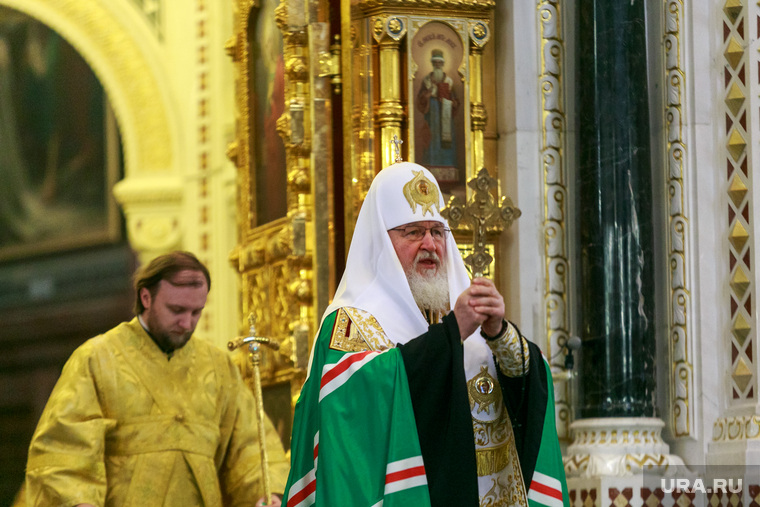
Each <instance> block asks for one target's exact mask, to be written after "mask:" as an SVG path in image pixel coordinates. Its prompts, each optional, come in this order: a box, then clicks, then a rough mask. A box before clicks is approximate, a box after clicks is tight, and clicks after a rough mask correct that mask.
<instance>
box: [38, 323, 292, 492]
mask: <svg viewBox="0 0 760 507" xmlns="http://www.w3.org/2000/svg"><path fill="white" fill-rule="evenodd" d="M267 422H269V421H268V420H267ZM267 435H268V437H267V449H268V453H269V457H270V462H271V466H270V471H271V473H272V477H271V481H272V488H273V491H275V492H281V491H283V490H284V486H285V480H286V478H287V468H288V465H287V462H286V461H285V456H284V453H283V451H282V445H281V443H280V442H279V439H278V438H277V434H276V432H275V431H274V429H273V428H272V427H271V424H270V426H269V428H268V431H267ZM260 468H261V460H260V455H259V445H258V433H257V429H256V424H255V422H254V403H253V396H252V394H251V392H250V391H248V389H247V388H246V387H245V385H244V384H243V382H242V380H241V378H240V374H239V372H238V370H237V369H236V367H235V366H234V364H233V363H232V361H231V360H230V359H229V358H228V357H227V355H226V354H225V352H223V351H222V350H220V349H218V348H216V347H215V346H213V345H212V344H209V343H207V342H204V341H203V340H201V339H198V338H192V339H191V340H190V341H189V342H188V343H187V344H186V345H185V346H184V347H182V348H181V349H178V350H177V351H175V352H174V354H173V356H172V357H171V360H168V361H167V356H166V355H165V354H164V353H163V352H161V351H160V349H159V348H158V347H157V346H156V344H155V343H154V342H153V341H152V340H151V338H150V337H149V336H148V334H147V333H146V332H145V330H144V329H143V328H142V326H141V325H140V324H139V322H138V320H137V319H133V320H132V321H131V322H129V323H122V324H120V325H119V326H117V327H116V328H114V329H112V330H110V331H108V332H107V333H105V334H103V335H100V336H98V337H95V338H93V339H91V340H89V341H88V342H86V343H85V344H84V345H82V346H81V347H79V348H78V349H77V350H76V351H75V352H74V353H73V354H72V356H71V358H70V359H69V361H68V362H67V363H66V366H65V367H64V369H63V372H62V374H61V378H60V379H59V381H58V383H57V385H56V387H55V389H54V390H53V393H52V394H51V396H50V399H49V401H48V403H47V406H46V407H45V410H44V412H43V414H42V417H41V418H40V422H39V424H38V426H37V430H36V431H35V434H34V437H33V439H32V443H31V446H30V449H29V461H28V464H27V482H26V489H27V491H26V497H27V505H74V504H77V503H83V502H86V503H92V504H94V505H108V506H131V505H141V506H142V505H167V506H168V505H172V506H179V505H183V506H185V505H187V506H195V505H204V506H221V505H222V504H224V505H226V506H230V505H233V506H240V505H254V504H255V502H256V500H257V499H258V498H259V497H261V496H262V495H263V489H262V487H261V485H260V472H261V470H260Z"/></svg>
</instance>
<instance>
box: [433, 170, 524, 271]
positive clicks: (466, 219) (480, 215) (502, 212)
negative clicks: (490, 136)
mask: <svg viewBox="0 0 760 507" xmlns="http://www.w3.org/2000/svg"><path fill="white" fill-rule="evenodd" d="M467 186H468V187H470V188H471V189H472V191H473V192H472V196H471V197H470V200H469V201H468V202H467V204H466V205H465V204H462V202H461V200H460V199H459V198H458V197H456V196H453V195H452V196H451V198H450V199H449V203H448V204H447V205H446V207H445V208H443V209H442V210H441V216H443V218H445V219H446V220H448V222H449V227H451V228H452V229H456V228H457V227H458V226H459V223H460V222H463V225H464V227H465V229H470V230H472V247H473V248H472V253H471V254H470V255H468V256H467V257H466V258H465V259H464V262H466V263H467V264H469V266H470V268H471V269H472V276H473V277H479V276H483V272H484V271H485V269H486V268H487V267H488V266H489V265H490V264H491V261H493V257H491V254H489V253H488V250H487V249H486V232H487V231H489V230H491V231H503V230H504V229H506V228H508V227H509V226H510V225H512V222H514V221H515V219H517V218H518V217H519V216H520V215H521V214H522V212H521V211H520V209H519V208H516V207H514V206H513V205H512V200H511V199H510V198H509V197H506V196H502V197H501V200H500V201H501V202H500V203H499V204H496V198H495V197H494V196H493V195H492V194H491V189H493V188H498V181H496V180H495V179H494V178H492V177H491V176H490V175H489V174H488V171H487V170H486V168H485V167H481V168H480V171H478V174H477V175H476V176H474V177H472V178H470V180H469V181H468V182H467Z"/></svg>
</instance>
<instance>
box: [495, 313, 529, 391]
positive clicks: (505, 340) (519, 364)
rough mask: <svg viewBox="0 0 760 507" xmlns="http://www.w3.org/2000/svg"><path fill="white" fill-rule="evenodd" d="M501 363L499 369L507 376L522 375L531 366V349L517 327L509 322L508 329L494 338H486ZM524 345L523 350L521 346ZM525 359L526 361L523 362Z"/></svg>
mask: <svg viewBox="0 0 760 507" xmlns="http://www.w3.org/2000/svg"><path fill="white" fill-rule="evenodd" d="M486 343H488V346H489V347H491V352H493V355H494V356H495V357H496V361H497V362H498V363H499V369H500V370H501V372H502V373H503V374H504V375H506V376H507V377H522V376H523V375H526V374H527V373H528V368H529V366H530V349H529V348H528V344H527V343H526V342H525V338H523V337H522V336H520V335H519V334H518V333H517V328H515V326H513V325H512V323H511V322H507V329H506V330H505V331H504V333H503V334H502V335H501V336H499V337H498V338H496V339H494V340H486ZM521 347H522V351H521V350H520V348H521ZM523 360H524V363H523Z"/></svg>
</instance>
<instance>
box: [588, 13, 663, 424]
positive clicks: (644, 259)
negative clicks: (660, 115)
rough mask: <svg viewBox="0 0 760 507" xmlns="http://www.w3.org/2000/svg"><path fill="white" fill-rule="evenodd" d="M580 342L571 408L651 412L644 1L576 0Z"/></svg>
mask: <svg viewBox="0 0 760 507" xmlns="http://www.w3.org/2000/svg"><path fill="white" fill-rule="evenodd" d="M577 9H578V10H577V13H576V14H577V15H576V19H577V34H576V35H577V38H576V40H577V45H576V51H577V59H576V69H575V70H576V81H575V89H576V92H575V106H576V112H577V121H578V124H577V133H578V136H577V146H576V148H577V155H578V168H577V179H576V188H577V211H578V215H577V223H578V224H579V236H578V237H577V238H576V240H577V241H578V243H577V244H578V247H579V253H580V255H579V260H580V273H578V280H579V285H580V287H579V288H580V311H579V313H578V316H579V320H580V326H579V328H580V329H579V331H580V333H581V339H582V346H581V353H580V361H579V369H580V372H579V394H580V399H579V406H578V413H577V416H578V417H580V418H590V417H637V416H647V417H652V416H654V415H655V399H654V398H655V380H654V366H655V358H654V354H655V334H654V331H655V326H654V276H653V275H654V266H653V223H652V220H653V216H652V215H653V211H652V167H651V156H650V155H651V153H650V152H651V150H650V126H649V100H648V97H649V91H648V82H647V51H646V22H645V19H646V17H645V7H644V2H643V1H642V0H632V1H627V0H626V1H610V0H578V2H577Z"/></svg>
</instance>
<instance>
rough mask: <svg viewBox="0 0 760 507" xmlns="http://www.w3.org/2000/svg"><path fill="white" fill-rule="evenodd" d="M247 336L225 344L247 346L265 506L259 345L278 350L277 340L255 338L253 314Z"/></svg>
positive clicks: (268, 490)
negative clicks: (254, 397) (251, 375)
mask: <svg viewBox="0 0 760 507" xmlns="http://www.w3.org/2000/svg"><path fill="white" fill-rule="evenodd" d="M248 325H249V328H248V336H239V337H237V338H235V339H234V340H230V341H229V342H227V348H228V349H230V350H235V349H236V348H238V347H242V346H243V345H245V344H248V351H249V352H250V354H249V356H248V357H249V358H250V360H251V365H252V366H253V391H254V394H255V395H256V416H257V426H258V429H259V446H260V447H261V476H262V482H263V483H264V498H265V499H266V500H265V501H266V504H265V505H269V504H271V503H272V498H271V497H272V491H271V487H270V485H269V457H268V456H267V441H266V430H265V428H264V400H263V398H262V393H261V369H260V364H261V345H266V346H267V347H269V348H271V349H272V350H279V348H280V344H279V343H278V342H277V340H272V339H269V338H264V337H263V336H256V319H255V318H254V316H253V314H252V313H251V314H249V315H248Z"/></svg>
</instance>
